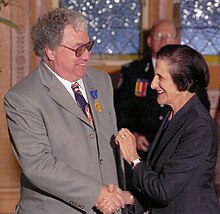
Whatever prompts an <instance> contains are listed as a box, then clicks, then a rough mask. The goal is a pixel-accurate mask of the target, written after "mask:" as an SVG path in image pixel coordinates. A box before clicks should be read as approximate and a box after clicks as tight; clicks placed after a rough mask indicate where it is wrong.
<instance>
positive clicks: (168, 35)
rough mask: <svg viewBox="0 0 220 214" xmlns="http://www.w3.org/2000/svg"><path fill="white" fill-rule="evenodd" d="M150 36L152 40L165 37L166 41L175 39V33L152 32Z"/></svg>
mask: <svg viewBox="0 0 220 214" xmlns="http://www.w3.org/2000/svg"><path fill="white" fill-rule="evenodd" d="M152 37H153V39H154V40H158V41H159V40H162V39H166V40H167V41H171V40H173V39H176V35H173V34H170V33H166V34H162V33H154V34H153V36H152Z"/></svg>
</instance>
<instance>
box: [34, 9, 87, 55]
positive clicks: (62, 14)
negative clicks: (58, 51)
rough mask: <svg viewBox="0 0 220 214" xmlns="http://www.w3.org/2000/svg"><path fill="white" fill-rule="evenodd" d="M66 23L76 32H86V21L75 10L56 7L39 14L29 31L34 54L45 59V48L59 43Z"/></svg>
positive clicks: (53, 46) (54, 46)
mask: <svg viewBox="0 0 220 214" xmlns="http://www.w3.org/2000/svg"><path fill="white" fill-rule="evenodd" d="M67 25H71V26H72V27H73V29H74V30H75V31H76V32H77V31H84V32H88V21H87V20H86V18H85V17H84V16H83V15H82V14H81V13H79V12H77V11H74V10H69V9H64V8H56V9H51V10H49V11H48V12H47V13H45V14H43V15H42V16H40V17H39V18H38V20H37V22H36V24H35V25H34V26H33V28H32V32H31V37H32V42H33V49H34V51H35V54H36V55H37V56H39V57H41V58H42V59H45V57H46V53H45V48H51V49H54V48H56V47H57V46H58V45H59V44H60V43H61V41H62V39H63V32H64V29H65V27H66V26H67Z"/></svg>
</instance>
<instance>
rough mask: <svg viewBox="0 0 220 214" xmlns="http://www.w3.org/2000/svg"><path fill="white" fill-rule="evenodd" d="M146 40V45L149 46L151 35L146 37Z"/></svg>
mask: <svg viewBox="0 0 220 214" xmlns="http://www.w3.org/2000/svg"><path fill="white" fill-rule="evenodd" d="M146 42H147V45H148V47H150V48H151V36H148V37H147V41H146Z"/></svg>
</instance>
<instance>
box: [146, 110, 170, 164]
mask: <svg viewBox="0 0 220 214" xmlns="http://www.w3.org/2000/svg"><path fill="white" fill-rule="evenodd" d="M169 115H170V112H168V113H167V115H166V116H165V117H164V120H163V122H162V124H161V126H160V128H159V130H158V132H157V134H156V136H155V138H154V141H153V143H152V145H151V148H150V151H149V154H148V158H147V160H148V161H150V159H151V155H152V153H153V152H154V149H155V147H156V145H157V143H159V142H158V141H159V139H160V136H161V134H162V132H163V127H164V126H165V123H166V121H167V118H168V117H169Z"/></svg>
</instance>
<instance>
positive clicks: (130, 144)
mask: <svg viewBox="0 0 220 214" xmlns="http://www.w3.org/2000/svg"><path fill="white" fill-rule="evenodd" d="M115 142H116V144H117V145H119V147H120V151H121V154H122V156H123V158H124V159H125V160H126V161H127V162H128V163H129V164H131V162H132V161H133V160H136V159H138V158H140V157H139V156H138V153H137V149H136V140H135V136H134V135H133V134H132V133H131V132H130V131H129V130H128V129H126V128H122V129H121V130H120V131H119V132H118V133H117V134H116V139H115Z"/></svg>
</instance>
